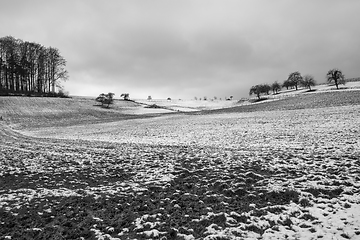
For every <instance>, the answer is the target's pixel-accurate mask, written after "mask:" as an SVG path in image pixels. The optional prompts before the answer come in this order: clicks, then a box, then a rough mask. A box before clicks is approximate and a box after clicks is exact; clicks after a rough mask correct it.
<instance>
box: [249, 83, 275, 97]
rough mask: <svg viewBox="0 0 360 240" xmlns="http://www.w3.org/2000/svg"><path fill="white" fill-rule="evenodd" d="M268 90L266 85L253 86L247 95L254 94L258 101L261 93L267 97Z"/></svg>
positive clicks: (268, 87)
mask: <svg viewBox="0 0 360 240" xmlns="http://www.w3.org/2000/svg"><path fill="white" fill-rule="evenodd" d="M270 89H271V87H270V86H269V85H268V84H259V85H255V86H252V87H251V88H250V91H249V95H253V94H255V95H256V96H257V97H258V99H260V95H261V94H262V93H265V94H267V95H269V91H270Z"/></svg>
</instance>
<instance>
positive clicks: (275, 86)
mask: <svg viewBox="0 0 360 240" xmlns="http://www.w3.org/2000/svg"><path fill="white" fill-rule="evenodd" d="M271 90H272V91H273V93H274V94H277V93H278V92H279V91H280V90H281V85H280V84H279V83H278V82H277V81H276V82H274V83H273V84H271Z"/></svg>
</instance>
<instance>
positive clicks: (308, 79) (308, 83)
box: [301, 75, 316, 90]
mask: <svg viewBox="0 0 360 240" xmlns="http://www.w3.org/2000/svg"><path fill="white" fill-rule="evenodd" d="M315 84H316V83H315V80H314V77H313V76H311V75H305V76H304V78H303V80H302V81H301V85H302V86H304V87H306V88H309V89H310V90H311V87H312V86H315Z"/></svg>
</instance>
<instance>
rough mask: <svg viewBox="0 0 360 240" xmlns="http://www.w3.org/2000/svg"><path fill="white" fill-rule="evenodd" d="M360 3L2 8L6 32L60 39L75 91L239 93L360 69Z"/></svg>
mask: <svg viewBox="0 0 360 240" xmlns="http://www.w3.org/2000/svg"><path fill="white" fill-rule="evenodd" d="M358 9H360V2H359V1H355V0H349V1H346V3H345V2H341V1H336V0H318V1H288V0H275V1H267V0H258V1H253V0H251V1H250V0H244V1H235V0H229V1H213V0H199V1H189V0H183V1H168V0H166V1H165V0H154V1H145V0H133V1H115V0H107V1H106V2H100V1H95V0H87V1H84V0H79V1H45V0H34V1H31V2H29V1H20V0H13V1H8V2H7V3H6V4H3V5H2V8H1V9H0V21H1V22H6V23H9V24H5V25H3V27H2V28H1V29H0V34H1V35H2V36H6V35H13V36H14V37H17V38H21V39H23V40H28V41H35V42H39V43H41V44H43V45H45V46H54V47H57V48H58V49H59V50H60V52H61V53H62V54H63V56H64V57H65V58H66V59H67V66H68V71H69V73H70V80H69V82H68V83H66V84H65V86H66V87H67V88H69V89H68V91H70V93H76V94H80V95H81V94H84V95H89V94H91V95H97V94H98V93H97V92H98V91H100V90H101V91H108V90H107V89H113V90H114V91H115V90H116V91H119V92H120V91H123V90H125V91H128V92H133V93H134V94H133V95H138V97H145V98H146V97H147V96H148V95H154V96H156V95H158V96H161V97H167V96H168V95H172V96H176V97H179V98H193V97H194V96H196V95H198V96H205V95H208V96H212V95H219V94H221V95H224V96H226V95H227V96H228V95H234V96H235V97H238V98H239V97H244V96H246V95H247V93H248V89H249V88H250V86H251V85H254V84H258V83H272V82H274V81H276V80H277V81H280V82H281V81H283V80H284V79H286V78H287V76H288V74H289V73H290V72H293V71H300V72H301V73H303V74H312V75H314V77H315V79H316V80H317V81H318V82H323V81H325V79H324V75H325V73H326V72H327V70H329V69H330V68H333V67H338V68H340V69H343V71H344V72H345V75H347V76H349V77H358V76H359V70H358V64H359V60H360V58H359V55H358V54H357V53H358V52H359V44H358V42H359V40H360V39H359V38H360V30H359V28H358V27H357V22H359V21H360V16H359V14H358ZM80 86H82V87H80ZM109 91H110V90H109Z"/></svg>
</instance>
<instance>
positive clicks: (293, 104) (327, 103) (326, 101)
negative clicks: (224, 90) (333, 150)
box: [0, 90, 360, 128]
mask: <svg viewBox="0 0 360 240" xmlns="http://www.w3.org/2000/svg"><path fill="white" fill-rule="evenodd" d="M359 95H360V91H358V90H354V91H330V92H315V93H302V94H297V95H293V96H290V97H289V96H287V97H286V98H280V99H279V100H275V101H270V102H261V103H258V104H250V105H240V106H236V107H231V108H223V109H215V110H204V111H200V112H194V113H189V114H217V113H233V112H254V111H274V110H294V109H306V108H323V107H333V106H345V105H359V104H360V97H359ZM224 102H225V101H224ZM214 107H216V106H214ZM217 107H219V106H217ZM227 107H229V106H227ZM167 112H170V111H166V110H165V109H160V110H158V112H156V111H153V110H152V109H146V108H144V106H143V105H142V104H138V103H134V102H125V101H119V100H116V101H115V103H114V104H113V105H112V106H111V108H109V109H107V108H102V107H100V106H96V104H95V102H94V101H93V100H91V99H86V98H72V99H59V98H31V97H0V116H2V117H3V118H4V119H5V120H6V121H7V122H8V123H10V124H11V125H13V126H16V127H17V128H32V127H47V126H68V125H77V124H85V123H99V122H113V121H118V120H125V119H134V118H143V117H151V116H158V115H159V114H162V113H167Z"/></svg>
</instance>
